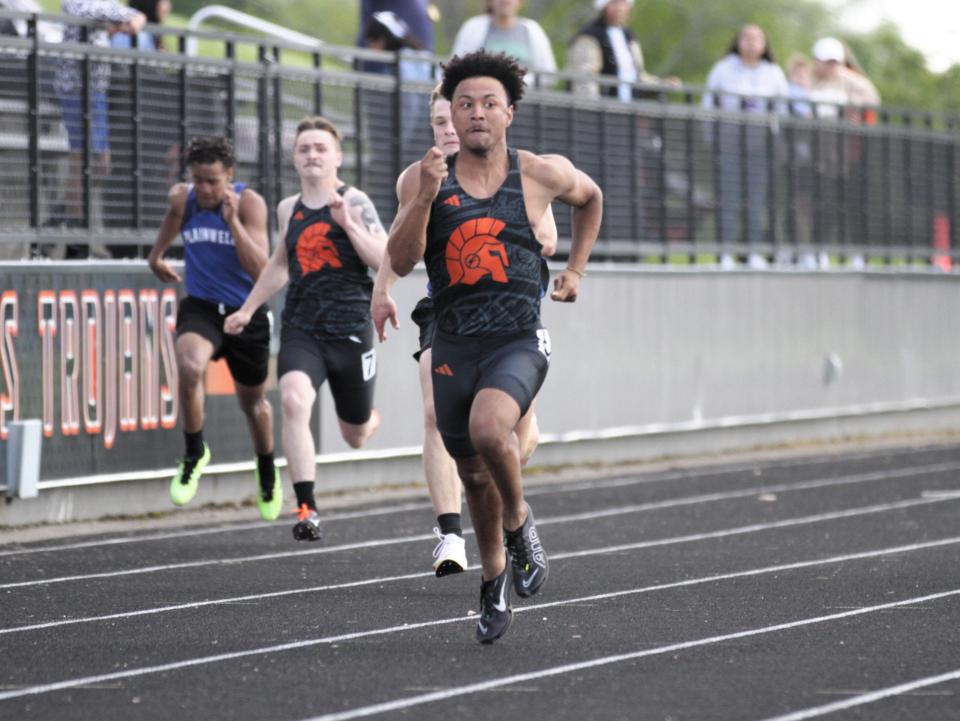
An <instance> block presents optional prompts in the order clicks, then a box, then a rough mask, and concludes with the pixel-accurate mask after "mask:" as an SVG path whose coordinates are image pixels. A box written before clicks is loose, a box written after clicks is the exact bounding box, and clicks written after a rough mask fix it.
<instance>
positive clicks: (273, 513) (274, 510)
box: [253, 467, 283, 521]
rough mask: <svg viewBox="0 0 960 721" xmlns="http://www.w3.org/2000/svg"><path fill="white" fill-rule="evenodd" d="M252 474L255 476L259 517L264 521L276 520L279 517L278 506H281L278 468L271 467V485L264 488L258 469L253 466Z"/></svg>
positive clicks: (281, 494)
mask: <svg viewBox="0 0 960 721" xmlns="http://www.w3.org/2000/svg"><path fill="white" fill-rule="evenodd" d="M253 474H254V475H255V476H256V477H257V508H259V509H260V518H262V519H263V520H264V521H276V520H277V518H279V517H280V508H281V506H283V484H282V483H281V482H280V469H279V468H277V467H274V469H273V486H271V487H270V489H269V490H264V488H263V484H261V483H260V469H259V468H256V467H254V469H253Z"/></svg>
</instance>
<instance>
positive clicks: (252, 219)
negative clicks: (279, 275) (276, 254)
mask: <svg viewBox="0 0 960 721" xmlns="http://www.w3.org/2000/svg"><path fill="white" fill-rule="evenodd" d="M223 219H224V220H225V221H226V223H227V225H228V226H229V228H230V233H231V234H232V235H233V239H234V242H235V243H236V248H237V259H238V260H239V261H240V265H241V266H243V269H244V270H245V271H247V273H249V274H250V277H251V278H253V279H254V280H256V279H257V278H259V277H260V271H262V270H263V267H264V266H265V265H266V264H267V259H268V258H269V256H270V242H269V240H268V238H267V204H266V203H265V202H264V200H263V197H262V196H261V195H260V194H259V193H257V192H255V191H253V190H251V189H250V188H244V190H243V193H242V194H241V195H240V197H239V199H238V198H237V195H236V193H234V192H233V191H232V189H231V190H230V192H228V193H227V197H226V198H225V199H224V201H223Z"/></svg>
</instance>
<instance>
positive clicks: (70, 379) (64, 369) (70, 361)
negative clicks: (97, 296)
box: [60, 290, 80, 436]
mask: <svg viewBox="0 0 960 721" xmlns="http://www.w3.org/2000/svg"><path fill="white" fill-rule="evenodd" d="M78 310H79V308H78V307H77V294H76V293H74V292H73V291H72V290H61V291H60V328H61V333H60V432H61V433H62V434H63V435H65V436H76V435H79V433H80V328H79V320H80V314H79V312H78Z"/></svg>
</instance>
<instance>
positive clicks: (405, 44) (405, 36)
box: [363, 11, 433, 80]
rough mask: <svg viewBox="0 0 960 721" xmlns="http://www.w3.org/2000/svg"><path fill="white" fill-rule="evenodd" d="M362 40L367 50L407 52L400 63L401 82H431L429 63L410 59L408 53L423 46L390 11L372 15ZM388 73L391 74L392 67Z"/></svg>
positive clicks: (431, 75) (407, 27)
mask: <svg viewBox="0 0 960 721" xmlns="http://www.w3.org/2000/svg"><path fill="white" fill-rule="evenodd" d="M363 39H364V42H365V44H366V46H367V47H368V48H371V49H373V50H387V51H389V52H397V51H404V50H406V51H409V53H407V58H406V59H404V60H401V61H400V77H401V79H403V80H431V79H432V77H433V67H432V66H431V64H430V62H429V61H427V60H425V59H423V58H421V59H417V58H415V57H412V56H411V55H410V53H413V52H416V51H418V50H422V49H423V46H422V45H421V44H420V42H419V41H418V40H417V39H416V38H415V37H414V36H413V34H412V33H411V32H410V27H409V26H408V25H407V24H406V23H405V22H404V21H403V20H402V19H401V18H400V17H399V16H398V15H397V14H396V13H393V12H390V11H384V12H379V13H374V14H373V15H371V16H370V20H369V21H368V22H367V27H366V28H365V29H364V32H363ZM387 67H388V68H390V69H389V70H388V72H393V70H392V66H387Z"/></svg>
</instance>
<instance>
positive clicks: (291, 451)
mask: <svg viewBox="0 0 960 721" xmlns="http://www.w3.org/2000/svg"><path fill="white" fill-rule="evenodd" d="M316 399H317V392H316V391H315V390H314V388H313V381H311V380H310V376H308V375H307V374H306V373H305V372H304V371H298V370H294V371H288V372H286V373H284V374H283V375H282V376H281V377H280V403H281V407H282V412H283V430H282V431H281V435H280V440H281V442H282V443H283V452H284V454H285V455H286V457H287V468H288V469H289V472H290V478H291V479H292V480H293V481H296V482H298V481H309V482H311V483H312V482H314V481H315V480H316V477H317V466H316V446H315V445H314V442H313V432H312V431H311V430H310V414H311V412H312V411H313V403H314V401H316Z"/></svg>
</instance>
